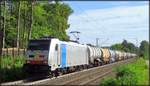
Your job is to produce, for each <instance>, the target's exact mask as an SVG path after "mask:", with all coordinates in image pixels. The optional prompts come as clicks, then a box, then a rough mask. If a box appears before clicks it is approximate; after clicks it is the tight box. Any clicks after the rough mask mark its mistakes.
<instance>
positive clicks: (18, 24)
mask: <svg viewBox="0 0 150 86" xmlns="http://www.w3.org/2000/svg"><path fill="white" fill-rule="evenodd" d="M19 29H20V1H19V2H18V18H17V48H19V41H20V39H19V38H20V37H19V36H20V34H19V32H20V30H19Z"/></svg>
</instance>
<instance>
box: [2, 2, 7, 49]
mask: <svg viewBox="0 0 150 86" xmlns="http://www.w3.org/2000/svg"><path fill="white" fill-rule="evenodd" d="M3 16H4V17H3V48H4V47H5V23H6V21H5V18H6V17H5V16H6V1H4V13H3Z"/></svg>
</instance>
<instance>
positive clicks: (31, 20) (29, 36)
mask: <svg viewBox="0 0 150 86" xmlns="http://www.w3.org/2000/svg"><path fill="white" fill-rule="evenodd" d="M30 3H31V12H30V13H31V14H30V19H29V20H30V21H29V22H30V26H29V32H28V41H29V40H30V39H31V35H32V23H33V1H30Z"/></svg>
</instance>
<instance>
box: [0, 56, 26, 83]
mask: <svg viewBox="0 0 150 86" xmlns="http://www.w3.org/2000/svg"><path fill="white" fill-rule="evenodd" d="M0 60H1V61H0V62H1V63H0V64H1V67H0V76H1V78H0V81H1V82H6V81H14V80H18V79H22V78H24V77H25V74H24V73H23V71H22V67H23V64H24V61H25V58H24V57H22V56H18V57H14V58H13V57H11V56H7V57H1V59H0Z"/></svg>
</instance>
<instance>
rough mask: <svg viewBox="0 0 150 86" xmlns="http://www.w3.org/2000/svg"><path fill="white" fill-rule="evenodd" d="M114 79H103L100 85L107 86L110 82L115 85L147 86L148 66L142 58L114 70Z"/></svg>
mask: <svg viewBox="0 0 150 86" xmlns="http://www.w3.org/2000/svg"><path fill="white" fill-rule="evenodd" d="M114 72H116V77H115V78H111V79H104V80H103V81H102V82H101V84H100V85H105V86H109V85H110V84H109V83H111V82H112V81H113V82H114V81H115V85H131V86H135V85H148V66H147V64H146V63H145V60H144V59H143V58H139V59H137V60H136V62H134V63H130V64H126V65H121V66H118V67H116V68H114Z"/></svg>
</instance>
